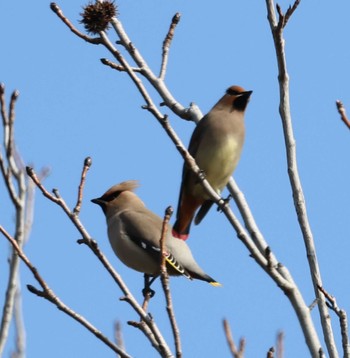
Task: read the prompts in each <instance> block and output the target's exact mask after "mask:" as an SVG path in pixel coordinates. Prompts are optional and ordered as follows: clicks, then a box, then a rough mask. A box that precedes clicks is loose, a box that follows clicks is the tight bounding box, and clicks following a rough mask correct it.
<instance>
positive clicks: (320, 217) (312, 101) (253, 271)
mask: <svg viewBox="0 0 350 358" xmlns="http://www.w3.org/2000/svg"><path fill="white" fill-rule="evenodd" d="M84 4H85V3H79V2H76V1H75V2H72V1H64V0H63V1H61V2H59V3H58V5H59V6H60V7H61V8H62V10H63V11H64V13H65V14H66V15H67V16H68V17H69V18H70V19H71V20H72V21H73V23H74V24H75V25H77V26H79V27H80V28H82V27H81V25H79V24H78V20H79V13H80V12H81V7H82V6H83V5H84ZM117 4H118V5H119V13H120V19H121V21H122V22H123V25H124V27H125V29H126V31H127V32H128V34H129V36H130V37H131V39H132V41H133V43H134V44H135V45H136V46H137V47H138V48H139V50H140V51H141V52H142V54H143V56H144V57H145V59H146V60H147V62H148V64H149V65H150V66H151V68H152V69H153V70H154V71H155V72H156V73H158V71H159V65H160V60H161V45H162V41H163V39H164V35H165V33H166V31H167V29H168V26H169V24H170V20H171V18H172V16H173V15H174V14H175V13H176V12H180V13H181V14H182V18H181V22H180V24H179V25H178V28H177V30H176V34H175V38H174V41H173V44H172V47H171V50H170V59H169V65H168V71H167V76H166V84H167V86H168V87H169V89H170V90H171V91H172V93H173V95H174V97H175V98H176V99H177V100H178V101H179V102H180V103H182V104H183V105H184V106H187V105H188V104H189V103H190V102H195V103H196V104H197V105H198V106H199V107H200V108H201V110H202V112H203V113H206V112H207V111H208V110H210V108H211V107H212V105H213V104H214V103H215V102H216V101H217V99H218V98H220V97H221V95H222V94H223V92H224V91H225V89H226V88H227V87H228V86H230V85H232V84H238V85H241V86H243V87H244V88H246V89H249V90H253V91H254V92H253V95H252V97H251V102H250V104H249V106H248V109H247V113H246V142H245V146H244V150H243V155H242V157H241V161H240V163H239V165H238V168H237V170H236V172H235V175H234V176H235V178H236V181H237V183H238V184H239V186H240V188H241V189H242V190H243V192H244V194H245V196H246V198H247V200H248V203H249V204H250V206H251V209H252V211H253V214H254V216H255V218H256V221H257V223H258V225H259V227H260V229H261V231H262V232H263V234H264V236H265V238H266V240H267V242H268V244H269V245H270V247H271V248H272V250H273V251H274V253H275V254H276V256H277V258H278V259H279V260H280V261H281V262H282V263H283V264H284V265H285V266H287V267H288V268H289V270H290V271H291V273H292V275H293V277H294V279H295V281H296V282H297V284H298V285H299V287H300V290H301V292H302V294H303V295H304V299H305V301H306V302H308V303H310V304H311V302H312V301H313V299H314V293H313V290H312V285H311V281H310V277H309V271H308V265H307V261H306V253H305V249H304V246H303V242H302V237H301V233H300V230H299V227H298V224H297V219H296V216H295V212H294V209H293V203H292V196H291V189H290V186H289V180H288V175H287V166H286V160H285V148H284V142H283V134H282V126H281V121H280V118H279V114H278V102H279V98H278V96H279V95H278V93H279V92H278V83H277V66H276V59H275V52H274V48H273V43H272V36H271V33H270V28H269V24H268V22H267V19H266V6H265V2H264V1H259V2H257V1H244V2H242V1H227V0H225V1H222V2H220V4H219V5H213V4H212V3H209V2H204V3H203V2H185V1H180V0H176V1H172V2H165V1H162V0H152V1H150V0H147V1H146V0H139V1H137V2H129V1H125V0H121V1H118V2H117ZM280 4H281V6H282V8H283V9H284V10H285V9H286V8H287V6H288V5H289V2H287V1H281V3H280ZM349 11H350V4H349V3H348V2H347V1H345V0H336V1H334V2H332V5H330V4H329V3H326V2H319V1H315V0H313V1H304V2H302V3H301V5H300V6H299V8H298V10H297V11H296V13H295V14H294V15H293V17H292V19H291V21H290V23H289V24H288V26H287V28H286V30H285V38H286V54H287V65H288V70H289V75H290V87H291V108H292V118H293V125H294V130H295V137H296V144H297V154H298V164H299V172H300V176H301V181H302V184H303V187H304V194H305V199H306V204H307V209H308V214H309V219H310V223H311V228H312V230H313V234H314V239H315V243H316V248H317V254H318V259H319V263H320V266H321V273H322V278H323V281H324V285H325V287H326V289H327V290H328V291H329V292H330V293H332V294H333V295H335V296H336V297H337V301H338V304H339V306H341V307H343V308H345V309H346V310H347V311H348V312H349V311H350V289H349V285H348V279H349V268H350V264H349V258H348V252H349V251H350V240H349V232H350V221H349V215H350V206H349V202H350V200H349V199H350V190H349V185H348V183H349V176H350V168H349V165H348V153H349V150H350V133H349V131H348V129H347V128H346V127H345V126H344V125H343V123H342V122H341V121H340V119H339V115H338V113H337V111H336V107H335V100H336V99H341V100H342V101H343V102H344V104H345V106H347V107H348V109H349V113H350V94H349V87H348V84H349V83H350V72H349V60H350V58H349V57H350V50H349V45H348V28H347V27H348V25H347V24H348V14H349ZM0 14H1V15H0V16H1V21H0V34H1V47H2V56H1V59H0V81H1V82H3V83H5V85H6V88H7V97H8V98H9V96H10V93H11V91H12V90H14V89H18V90H19V91H20V98H19V100H18V104H17V107H16V114H17V117H16V141H17V145H18V147H19V150H20V152H21V154H22V156H23V159H24V160H25V162H26V163H28V164H31V165H34V167H35V168H36V169H37V170H39V169H40V168H42V167H44V166H48V167H50V169H51V174H50V176H49V177H48V178H47V180H46V181H45V185H46V187H47V188H48V189H52V188H58V189H59V190H60V193H61V195H62V196H63V197H64V198H65V199H66V200H67V202H68V204H69V205H70V206H73V205H74V204H75V200H76V190H77V186H78V182H79V176H80V172H81V168H82V164H83V160H84V158H85V157H86V156H91V157H92V159H93V165H92V168H91V170H90V172H89V174H88V179H87V183H86V190H85V197H84V203H83V208H82V212H81V215H80V218H81V220H82V221H83V223H84V224H85V226H86V228H87V230H88V231H89V233H90V234H91V235H92V236H93V237H94V238H95V239H96V240H97V241H98V243H99V245H100V247H101V249H102V250H103V251H104V252H105V253H106V255H107V256H108V258H109V259H110V261H111V262H112V263H113V265H114V267H115V268H116V269H117V270H118V272H120V273H121V275H122V276H123V278H124V280H125V281H126V283H127V284H128V285H129V287H130V289H131V290H132V292H133V293H134V295H135V296H136V297H138V298H139V299H141V288H142V283H143V278H142V275H141V274H139V273H137V272H133V271H131V270H130V269H128V268H126V267H125V266H123V265H122V264H121V263H120V262H119V261H118V259H117V258H115V256H114V255H113V253H112V250H111V248H110V246H109V243H108V240H107V235H106V227H105V221H104V217H103V215H102V213H101V210H100V209H99V208H97V207H96V206H95V205H93V204H92V203H90V199H91V198H94V197H97V196H100V195H101V194H102V193H103V192H104V191H105V190H106V189H107V188H108V187H110V186H111V185H113V184H115V183H118V182H120V181H123V180H127V179H138V180H139V181H140V183H141V186H140V188H139V189H138V190H137V193H138V194H139V196H140V197H141V198H142V200H143V201H144V202H145V203H146V205H147V206H148V207H149V208H150V209H151V210H153V211H154V212H156V213H157V214H159V215H163V212H164V209H165V208H166V207H167V206H168V205H173V206H174V207H176V204H177V196H178V190H179V185H180V177H181V168H182V159H181V157H180V155H179V154H178V152H177V151H176V149H175V148H174V146H173V144H172V143H171V142H170V140H169V139H168V138H167V136H166V135H165V133H164V132H163V129H162V128H161V126H160V125H159V124H158V123H157V122H156V120H155V119H154V118H153V117H152V116H151V115H150V114H149V113H147V112H146V111H144V110H142V109H141V106H142V105H143V104H144V102H143V100H142V98H141V96H140V95H139V94H138V92H137V90H136V89H135V87H134V85H133V84H132V83H131V81H130V80H129V79H128V78H127V76H126V75H125V74H122V73H118V72H116V71H113V70H111V69H110V68H107V67H105V66H103V65H102V64H101V63H100V61H99V59H100V58H102V57H107V58H109V59H112V58H111V55H110V54H109V53H107V51H106V50H105V49H104V48H103V47H101V46H93V45H90V44H87V43H85V42H84V41H82V40H80V39H78V38H77V37H76V36H74V35H73V34H72V33H70V31H69V30H68V29H67V28H66V27H65V26H64V25H63V23H61V21H59V19H58V18H57V17H56V16H55V15H54V14H53V13H52V11H51V10H50V8H49V2H46V1H43V0H39V1H36V2H34V3H33V2H32V3H27V2H23V3H22V4H20V5H19V4H17V3H16V4H14V3H13V2H2V3H1V5H0ZM109 35H110V37H111V39H112V40H113V41H115V40H116V36H115V34H114V33H113V31H111V30H110V31H109ZM152 93H154V92H153V91H152ZM154 100H155V102H156V103H159V102H160V99H159V98H157V97H156V96H155V97H154ZM163 110H164V112H165V113H167V114H169V115H170V117H169V118H170V122H171V124H172V125H173V127H174V128H175V130H176V131H177V133H178V134H179V136H180V137H181V139H182V140H183V142H184V143H186V144H187V143H188V140H189V138H190V135H191V133H192V130H193V128H194V124H192V123H189V122H185V121H182V120H181V119H179V118H177V117H175V116H174V115H173V114H172V113H171V112H170V111H169V110H166V109H164V108H163ZM0 198H1V202H2V205H1V207H0V218H1V224H2V225H4V226H5V227H6V228H7V229H8V230H9V231H10V232H11V231H12V230H13V209H12V207H11V204H10V202H9V199H8V195H7V193H6V191H5V190H4V186H3V185H1V186H0ZM231 205H232V207H233V209H234V211H235V212H236V213H237V210H236V209H235V207H234V204H233V203H231ZM173 220H174V219H172V222H173ZM77 239H79V234H78V232H77V231H76V230H75V229H74V227H73V226H72V225H71V223H70V222H69V220H68V219H67V217H65V216H64V214H63V213H62V212H61V211H60V209H59V208H58V207H56V206H55V205H54V204H52V203H50V202H49V201H48V200H46V199H45V198H44V197H42V195H37V197H36V203H35V222H34V225H33V231H32V235H31V238H30V241H29V243H28V244H27V246H26V247H25V252H26V254H27V255H28V257H29V258H30V259H31V260H32V262H33V263H34V265H35V266H36V267H37V268H38V269H39V270H40V272H41V273H42V275H43V276H44V278H45V279H46V280H47V282H48V284H49V285H50V286H51V288H52V289H54V291H55V292H56V293H57V294H58V295H59V297H60V298H61V299H62V300H63V301H64V302H65V303H66V304H68V305H69V306H71V307H72V308H73V309H74V310H76V311H77V312H78V313H80V314H82V315H84V316H85V317H86V318H87V319H88V320H90V321H91V322H92V323H93V324H94V325H95V326H96V327H97V328H99V329H100V330H102V331H103V332H104V333H105V334H106V335H108V336H109V337H112V331H113V322H114V320H116V319H119V320H120V321H121V322H122V326H123V334H124V339H125V345H126V348H127V351H128V352H129V353H130V354H131V355H132V356H134V357H156V356H158V355H157V354H156V352H155V351H154V350H153V349H152V348H151V347H150V344H149V343H148V342H146V341H145V339H144V338H143V336H142V334H141V333H140V332H138V331H137V330H136V329H135V328H132V327H129V326H128V325H127V324H126V322H127V321H128V320H135V319H136V318H137V316H136V314H135V313H134V312H133V311H132V309H131V308H129V306H128V305H127V304H126V303H123V302H120V301H119V298H120V297H121V295H122V294H121V292H120V290H119V289H118V287H116V286H115V285H114V283H113V282H112V280H111V278H110V277H109V275H108V274H107V273H106V272H105V270H103V268H102V267H101V265H100V263H99V262H98V261H97V259H96V258H95V257H94V255H93V254H92V253H91V252H90V251H89V250H88V249H87V248H86V247H82V246H79V245H77V244H76V240H77ZM189 245H190V246H191V249H192V251H193V253H194V255H195V257H196V258H197V260H198V262H199V263H200V265H201V266H202V267H203V268H204V269H205V270H206V272H207V273H208V274H210V275H211V276H213V277H214V278H215V279H217V280H218V281H220V282H221V283H222V284H223V287H221V288H214V287H211V286H209V285H207V284H205V283H202V282H189V281H188V280H186V279H180V278H178V279H172V280H171V289H172V294H173V301H174V306H175V312H176V316H177V319H178V324H179V327H180V332H181V338H182V343H183V352H184V356H186V357H213V356H216V357H226V356H229V353H228V348H227V345H226V342H225V338H224V334H223V329H222V323H221V320H222V318H224V317H226V318H227V319H228V320H229V322H230V324H231V327H232V330H233V336H234V337H235V339H236V341H238V338H239V337H241V336H244V337H245V338H246V340H247V347H246V356H247V357H257V356H265V355H266V352H267V350H268V349H269V347H270V346H272V345H274V343H275V338H276V334H277V332H278V331H279V330H283V331H284V333H285V353H286V357H295V356H299V357H303V356H308V350H307V348H306V345H305V343H304V339H303V336H302V334H301V330H300V327H299V323H298V321H297V319H296V315H295V313H294V312H293V310H292V308H291V306H290V304H289V302H288V300H287V299H286V297H285V296H284V294H283V293H282V292H281V291H280V290H279V288H278V287H276V285H275V284H274V283H273V282H272V281H271V279H270V278H269V277H267V276H266V274H265V273H264V272H263V271H262V270H261V269H260V268H259V267H258V266H257V265H256V264H255V262H254V261H253V260H252V259H251V258H250V257H249V255H248V251H247V250H246V248H245V247H244V246H243V245H242V244H241V242H240V241H239V240H238V239H237V238H236V235H235V232H234V231H233V230H232V229H231V227H230V226H229V224H228V222H227V221H226V220H225V218H224V215H222V214H220V213H218V212H217V211H216V210H215V209H212V210H211V212H210V214H209V215H208V216H207V217H206V218H205V220H204V221H203V222H202V223H201V225H200V226H198V227H193V229H192V232H191V238H190V240H189ZM7 255H8V245H7V242H6V241H5V240H4V239H0V262H1V267H3V269H2V270H0V283H1V285H0V304H1V306H2V301H3V297H4V289H3V287H4V282H5V280H6V278H7V270H6V259H7ZM4 268H5V269H4ZM21 280H22V283H23V284H27V283H29V284H33V285H36V283H35V281H34V279H33V277H32V275H31V274H30V273H29V272H28V270H27V269H26V268H25V267H24V266H22V269H21ZM154 288H155V289H156V291H157V294H156V296H155V297H154V298H153V300H152V302H151V305H150V311H151V312H152V315H153V316H154V318H155V320H156V321H157V323H158V324H159V326H160V328H161V329H162V330H163V332H164V333H165V336H166V338H167V339H168V342H169V344H170V345H171V346H172V343H171V342H172V340H171V333H170V326H169V322H168V319H167V316H166V313H165V302H164V298H163V295H162V292H161V288H160V284H159V282H157V283H156V284H155V286H154ZM23 311H24V319H25V324H26V329H27V356H28V357H29V358H31V357H46V356H47V355H48V352H49V355H50V357H53V358H56V357H63V356H64V357H68V358H70V357H78V356H84V357H96V356H98V357H113V356H114V354H113V352H112V351H111V350H109V349H108V348H107V347H105V346H104V345H103V344H102V343H101V342H99V341H98V340H97V339H95V338H94V337H93V336H92V335H91V334H89V333H88V332H87V331H86V330H85V329H83V328H82V327H81V326H79V325H78V324H77V323H76V322H75V321H73V320H71V319H70V318H68V317H67V316H65V315H64V314H62V313H61V312H59V311H58V310H57V309H56V308H55V307H54V306H53V305H52V304H50V303H48V302H46V301H44V300H42V299H40V298H38V297H36V296H34V295H32V294H31V293H29V292H27V290H26V289H25V288H24V289H23ZM312 315H313V317H314V319H315V322H316V326H317V328H318V329H319V324H318V313H317V311H316V310H314V312H313V313H312ZM332 322H333V328H334V331H335V335H336V339H337V343H338V346H339V347H340V338H339V327H338V324H337V322H338V321H337V318H336V317H335V316H334V314H333V313H332ZM11 332H12V331H11ZM321 339H322V338H321ZM13 344H14V343H13V338H12V337H11V338H10V339H9V341H8V345H7V348H6V350H5V354H4V357H8V356H9V354H10V352H11V349H12V347H13Z"/></svg>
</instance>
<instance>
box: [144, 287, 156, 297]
mask: <svg viewBox="0 0 350 358" xmlns="http://www.w3.org/2000/svg"><path fill="white" fill-rule="evenodd" d="M142 294H143V297H144V298H146V297H149V298H152V297H153V296H154V295H155V294H156V291H154V290H152V289H151V288H150V287H145V288H144V289H143V290H142Z"/></svg>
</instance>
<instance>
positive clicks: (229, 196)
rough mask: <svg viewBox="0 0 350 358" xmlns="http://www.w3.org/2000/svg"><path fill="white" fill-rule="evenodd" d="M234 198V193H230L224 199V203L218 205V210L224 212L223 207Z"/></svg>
mask: <svg viewBox="0 0 350 358" xmlns="http://www.w3.org/2000/svg"><path fill="white" fill-rule="evenodd" d="M231 199H232V195H231V194H228V196H227V198H226V199H222V201H223V204H222V205H220V206H218V208H217V211H219V212H222V208H223V207H224V206H226V205H228V204H229V203H230V200H231Z"/></svg>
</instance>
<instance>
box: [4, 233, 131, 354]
mask: <svg viewBox="0 0 350 358" xmlns="http://www.w3.org/2000/svg"><path fill="white" fill-rule="evenodd" d="M0 232H1V233H2V234H3V235H4V236H5V238H6V239H7V240H8V241H9V242H10V244H11V245H12V247H13V248H14V250H15V251H16V253H17V255H18V256H19V257H20V258H21V260H22V261H23V262H24V264H25V265H26V266H27V267H28V269H29V270H30V271H31V272H32V274H33V276H34V278H35V279H36V281H37V282H38V283H39V285H40V286H41V288H42V290H38V289H37V288H35V287H34V286H32V285H27V288H28V290H29V291H30V292H32V293H34V294H36V295H37V296H39V297H43V298H45V299H46V300H48V301H50V302H51V303H53V304H54V305H55V306H56V307H57V308H58V309H59V310H60V311H62V312H64V313H66V314H67V315H68V316H70V317H72V318H73V319H74V320H76V321H77V322H79V323H80V324H81V325H83V326H84V327H85V328H86V329H88V330H89V331H90V332H91V333H93V334H94V335H95V336H96V337H97V338H98V339H99V340H101V341H102V342H103V343H105V344H106V345H107V346H108V347H109V348H111V349H112V350H113V351H114V352H116V353H118V354H119V355H120V356H121V357H123V358H131V356H129V355H128V354H127V353H126V352H124V351H123V350H122V349H120V348H119V347H118V346H117V345H116V344H114V343H113V342H111V341H110V340H109V339H108V338H107V337H105V336H104V335H103V334H102V333H101V332H100V331H99V330H98V329H97V328H95V327H94V326H93V325H92V324H91V323H90V322H89V321H87V320H86V319H85V318H84V317H82V316H80V315H79V314H77V313H76V312H75V311H73V310H72V309H71V308H69V307H68V306H67V305H65V304H64V303H63V302H62V301H61V300H60V299H59V298H58V297H57V296H56V294H55V293H54V292H53V290H52V289H51V288H50V287H49V286H48V284H47V283H46V281H45V280H44V279H43V277H42V276H41V275H40V273H39V271H38V270H37V269H36V268H35V267H34V266H33V264H32V263H31V262H30V260H29V259H28V257H27V256H26V255H25V254H24V252H23V251H22V249H21V248H20V246H19V245H18V244H17V242H16V240H15V239H14V238H13V237H11V235H10V234H9V233H8V232H7V231H6V230H5V229H4V228H3V227H2V226H0Z"/></svg>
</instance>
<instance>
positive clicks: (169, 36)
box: [159, 12, 181, 81]
mask: <svg viewBox="0 0 350 358" xmlns="http://www.w3.org/2000/svg"><path fill="white" fill-rule="evenodd" d="M180 18H181V15H180V13H178V12H177V13H176V14H175V15H174V16H173V18H172V20H171V24H170V27H169V30H168V33H167V34H166V36H165V39H164V41H163V53H162V65H161V68H160V73H159V79H161V80H162V81H164V78H165V73H166V68H167V65H168V56H169V49H170V45H171V42H172V40H173V38H174V33H175V28H176V26H177V24H178V23H179V22H180Z"/></svg>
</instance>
